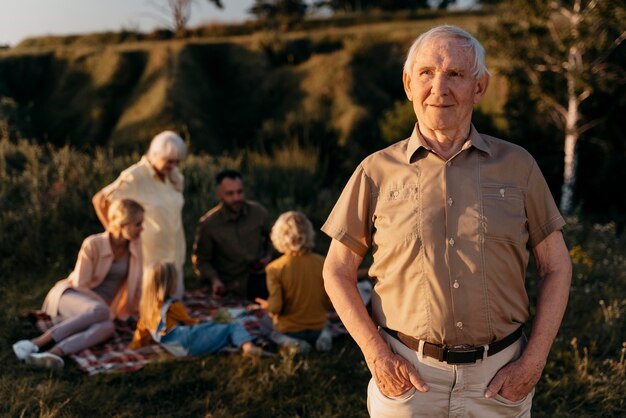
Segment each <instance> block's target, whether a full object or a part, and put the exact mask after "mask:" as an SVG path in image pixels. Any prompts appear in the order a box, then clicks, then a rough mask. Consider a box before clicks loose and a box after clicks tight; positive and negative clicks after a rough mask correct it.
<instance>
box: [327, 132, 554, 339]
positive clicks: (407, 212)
mask: <svg viewBox="0 0 626 418" xmlns="http://www.w3.org/2000/svg"><path fill="white" fill-rule="evenodd" d="M425 144H426V142H424V140H423V139H422V137H421V135H420V134H419V130H418V129H417V126H416V128H415V129H414V131H413V134H412V135H411V137H410V138H408V139H406V140H403V141H400V142H397V143H396V144H393V145H391V146H390V147H388V148H386V149H383V150H381V151H379V152H376V153H374V154H372V155H370V156H369V157H367V158H366V159H365V160H363V162H362V163H361V164H360V165H359V166H358V167H357V169H356V171H355V172H354V174H353V175H352V177H351V178H350V180H349V181H348V184H347V185H346V187H345V189H344V190H343V193H342V194H341V196H340V198H339V200H338V201H337V203H336V205H335V207H334V209H333V211H332V213H331V214H330V216H329V217H328V220H327V221H326V223H325V224H324V226H323V227H322V231H324V232H325V233H326V234H328V235H329V236H330V237H331V238H334V239H336V240H339V241H340V242H342V243H343V244H344V245H346V246H347V247H349V248H350V249H351V250H352V251H354V252H355V253H356V254H359V255H361V256H363V255H365V253H366V252H367V251H368V250H371V253H372V258H373V262H372V265H371V267H370V270H369V275H370V276H371V277H372V278H373V279H374V282H375V286H374V291H373V295H372V314H373V319H374V321H375V322H376V323H377V324H378V325H380V326H383V327H388V328H391V329H395V330H398V331H401V332H403V333H405V334H407V335H411V336H414V337H416V338H419V339H424V340H426V341H429V342H432V343H437V344H450V345H457V344H471V345H479V344H485V343H488V342H491V341H495V340H499V339H501V338H503V337H505V336H506V335H508V334H510V333H512V332H513V331H515V329H517V328H518V327H519V326H520V325H521V324H523V323H524V322H526V321H527V320H528V317H529V311H528V295H527V293H526V290H525V288H524V278H525V274H526V268H527V265H528V259H529V255H530V252H529V250H530V248H532V247H534V246H536V245H537V244H538V243H539V242H541V241H542V240H543V239H544V238H546V237H547V236H548V235H549V234H550V233H551V232H553V231H555V230H558V229H561V228H562V227H563V225H564V224H565V222H564V220H563V218H562V216H561V215H560V213H559V211H558V209H557V207H556V204H555V202H554V199H553V197H552V195H551V194H550V190H549V189H548V186H547V184H546V181H545V179H544V177H543V175H542V174H541V171H540V170H539V168H538V167H537V164H536V162H535V160H534V159H533V158H532V157H531V156H530V154H529V153H528V152H527V151H525V150H524V149H523V148H521V147H519V146H517V145H514V144H512V143H509V142H506V141H503V140H500V139H497V138H493V137H490V136H487V135H481V134H479V133H478V132H477V131H476V130H475V128H474V127H473V126H472V128H471V132H470V136H469V138H468V141H467V142H466V143H465V144H464V146H463V147H462V149H461V151H459V152H458V153H457V154H456V155H455V156H453V157H452V158H450V159H449V160H447V161H446V160H444V159H442V158H441V157H439V156H438V155H437V154H436V153H434V152H432V151H431V150H429V149H428V148H427V147H426V146H425Z"/></svg>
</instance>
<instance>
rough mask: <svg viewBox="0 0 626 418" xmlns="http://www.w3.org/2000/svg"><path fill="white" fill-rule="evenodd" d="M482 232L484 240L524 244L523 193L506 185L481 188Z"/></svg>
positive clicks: (524, 216)
mask: <svg viewBox="0 0 626 418" xmlns="http://www.w3.org/2000/svg"><path fill="white" fill-rule="evenodd" d="M481 198H482V222H481V226H482V230H483V232H484V234H485V239H486V240H497V241H508V242H512V243H515V244H522V243H525V242H526V239H527V238H528V233H527V231H526V221H527V218H526V211H525V209H524V193H523V191H522V190H521V189H519V188H516V187H512V186H507V185H483V186H481Z"/></svg>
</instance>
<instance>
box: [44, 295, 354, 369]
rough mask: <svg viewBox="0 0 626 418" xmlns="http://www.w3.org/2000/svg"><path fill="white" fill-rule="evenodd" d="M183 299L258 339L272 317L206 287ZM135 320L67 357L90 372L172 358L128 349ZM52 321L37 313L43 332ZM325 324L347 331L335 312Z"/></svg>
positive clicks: (151, 348) (153, 349)
mask: <svg viewBox="0 0 626 418" xmlns="http://www.w3.org/2000/svg"><path fill="white" fill-rule="evenodd" d="M183 303H184V304H185V306H186V307H187V310H188V311H189V315H191V316H192V317H194V318H199V319H213V320H215V321H216V322H229V321H232V320H237V321H239V322H241V323H242V324H243V325H244V326H245V327H246V329H247V330H248V332H250V333H251V334H252V335H254V336H256V337H257V338H259V339H261V340H266V339H267V337H268V336H269V334H270V333H271V331H272V328H271V319H270V318H269V316H268V315H267V313H266V312H265V311H263V310H260V309H258V307H255V306H254V305H245V304H244V302H243V301H236V300H216V299H213V298H212V297H211V296H210V295H209V292H208V290H207V289H197V290H191V291H187V292H185V295H184V297H183ZM135 324H136V321H135V320H129V321H128V322H122V321H115V333H114V334H113V337H111V338H110V339H108V340H107V341H105V342H103V343H101V344H98V345H95V346H93V347H91V348H88V349H85V350H83V351H79V352H78V353H74V354H70V355H69V356H68V357H69V358H71V359H72V360H74V361H75V362H76V364H77V365H78V367H79V368H80V369H81V370H83V371H84V372H86V373H88V374H89V375H93V374H98V373H112V372H130V371H136V370H139V369H141V368H143V367H144V366H145V365H146V364H147V363H150V362H153V361H158V360H162V359H165V358H171V357H172V356H171V355H170V354H169V353H168V352H167V351H166V350H165V349H163V348H162V347H161V346H160V345H158V344H156V343H155V344H152V345H148V346H145V347H141V348H139V349H135V350H130V349H128V348H127V347H128V344H130V342H131V340H132V337H133V333H134V330H135ZM52 325H53V323H52V321H51V320H50V318H45V317H40V318H39V319H37V321H36V322H35V326H36V327H37V329H38V330H39V331H40V332H44V331H45V330H47V329H48V328H50V327H51V326H52ZM327 326H329V327H330V329H331V331H332V333H333V336H336V335H339V334H345V333H347V332H346V330H345V328H344V327H343V325H342V324H341V321H339V318H338V317H337V315H336V314H329V316H328V319H327Z"/></svg>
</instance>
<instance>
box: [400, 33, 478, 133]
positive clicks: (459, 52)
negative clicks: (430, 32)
mask: <svg viewBox="0 0 626 418" xmlns="http://www.w3.org/2000/svg"><path fill="white" fill-rule="evenodd" d="M472 61H473V54H472V52H471V50H470V48H469V46H468V45H467V42H466V41H464V40H461V39H454V38H441V39H433V40H431V41H428V42H426V43H425V44H424V45H423V46H422V47H421V48H420V50H419V51H418V52H417V54H416V58H415V62H414V63H413V69H412V73H411V74H406V73H405V74H404V75H403V81H404V89H405V91H406V94H407V97H408V98H409V100H411V101H412V102H413V109H414V110H415V115H416V116H417V120H418V121H419V126H420V131H421V132H422V134H424V135H426V136H427V137H430V138H433V137H435V132H439V133H444V134H446V135H447V136H451V137H458V136H460V135H467V134H468V132H469V126H470V123H471V119H472V109H473V107H474V105H475V104H477V103H478V102H479V101H480V99H481V98H482V96H483V95H484V93H485V90H486V88H487V84H488V81H489V76H488V75H485V76H484V77H482V78H481V79H480V80H476V78H475V77H474V76H473V74H472V66H473V62H472Z"/></svg>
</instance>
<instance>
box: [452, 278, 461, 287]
mask: <svg viewBox="0 0 626 418" xmlns="http://www.w3.org/2000/svg"><path fill="white" fill-rule="evenodd" d="M459 286H460V284H459V282H457V281H456V280H455V281H454V283H453V284H452V287H454V288H455V289H458V288H459Z"/></svg>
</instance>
